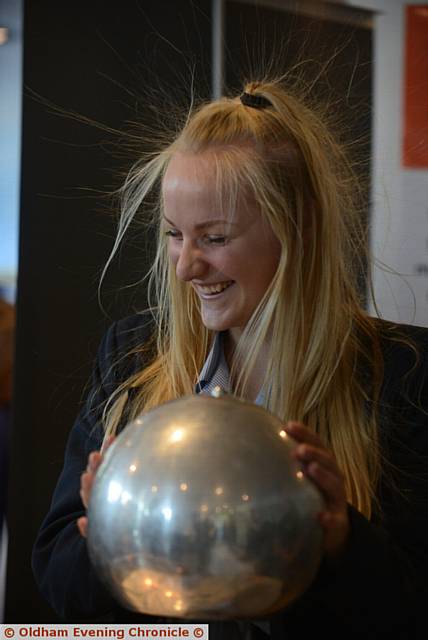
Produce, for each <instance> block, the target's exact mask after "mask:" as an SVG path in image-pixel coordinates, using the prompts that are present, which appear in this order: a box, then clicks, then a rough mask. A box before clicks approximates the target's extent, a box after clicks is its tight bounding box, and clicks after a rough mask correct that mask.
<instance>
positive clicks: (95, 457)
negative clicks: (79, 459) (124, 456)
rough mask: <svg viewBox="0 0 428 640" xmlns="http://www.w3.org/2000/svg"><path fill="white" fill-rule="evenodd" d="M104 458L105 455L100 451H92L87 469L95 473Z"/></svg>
mask: <svg viewBox="0 0 428 640" xmlns="http://www.w3.org/2000/svg"><path fill="white" fill-rule="evenodd" d="M102 460H103V457H102V455H101V453H100V452H99V451H92V452H91V453H90V454H89V458H88V466H87V468H86V470H87V471H89V472H91V473H95V472H96V471H97V469H98V467H99V466H100V464H101V462H102Z"/></svg>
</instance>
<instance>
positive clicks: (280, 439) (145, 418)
mask: <svg viewBox="0 0 428 640" xmlns="http://www.w3.org/2000/svg"><path fill="white" fill-rule="evenodd" d="M295 446H296V445H295V443H294V441H292V439H291V438H289V437H288V436H287V434H286V433H285V432H284V431H283V428H282V423H281V422H280V420H279V419H278V418H276V417H275V416H273V415H272V414H270V413H269V412H268V411H266V410H265V409H264V408H262V407H259V406H256V405H254V404H250V403H246V402H242V401H240V400H237V399H236V398H234V397H232V396H223V397H217V398H214V397H210V396H204V395H199V396H189V397H185V398H181V399H179V400H174V401H172V402H169V403H166V404H164V405H162V406H159V407H157V408H156V409H154V410H152V411H149V412H147V413H145V414H143V415H142V416H141V417H140V418H139V419H137V420H135V421H134V422H132V423H130V424H129V425H128V426H127V427H126V428H125V429H124V431H122V433H121V434H120V435H119V437H118V438H117V439H116V440H115V442H114V443H113V445H112V446H111V447H110V449H109V450H108V451H107V453H106V456H105V460H104V462H103V464H102V465H101V467H100V469H99V470H98V473H97V476H96V478H95V483H94V487H93V491H92V495H91V500H90V505H89V510H88V519H89V523H88V549H89V554H90V558H91V560H92V563H93V564H94V566H95V568H96V569H97V570H98V572H99V575H100V576H101V578H102V579H103V580H104V582H105V583H106V584H107V585H108V586H109V587H110V589H111V591H112V592H113V594H114V595H115V596H116V598H117V599H118V600H119V602H120V603H121V604H122V605H124V606H125V607H127V608H129V609H132V610H135V611H139V612H142V613H148V614H154V615H160V616H166V617H170V616H172V617H174V616H175V617H180V618H187V619H194V620H196V619H206V620H214V619H227V618H235V619H236V618H257V617H261V616H264V615H268V614H271V613H273V612H275V611H276V610H278V609H281V608H283V607H285V606H286V605H288V604H289V603H291V602H292V601H293V600H295V599H296V598H297V597H298V596H299V595H301V594H302V593H303V592H304V591H305V590H306V589H307V587H308V586H309V584H310V583H311V581H312V580H313V578H314V576H315V574H316V572H317V569H318V566H319V563H320V559H321V547H322V532H321V528H320V526H319V524H318V522H317V514H318V513H319V512H320V511H321V510H322V508H323V501H322V498H321V495H320V493H319V491H318V489H317V488H316V487H315V486H314V485H313V484H312V483H311V481H310V480H308V479H307V478H306V477H305V475H304V474H303V473H302V471H301V469H300V467H299V465H298V464H297V462H296V461H295V460H293V459H292V457H291V455H290V453H291V451H292V450H293V448H294V447H295Z"/></svg>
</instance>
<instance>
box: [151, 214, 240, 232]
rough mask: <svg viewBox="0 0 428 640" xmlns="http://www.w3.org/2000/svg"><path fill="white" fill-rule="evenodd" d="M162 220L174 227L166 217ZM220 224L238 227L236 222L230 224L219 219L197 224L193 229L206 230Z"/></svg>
mask: <svg viewBox="0 0 428 640" xmlns="http://www.w3.org/2000/svg"><path fill="white" fill-rule="evenodd" d="M164 218H165V220H166V221H167V222H169V224H170V225H171V226H173V227H175V224H174V223H173V222H171V220H168V218H167V217H166V216H164ZM220 222H224V223H226V224H230V225H233V226H238V223H237V222H230V221H229V220H221V219H220V218H219V219H218V220H207V221H206V222H199V223H198V224H195V229H207V228H208V227H213V226H214V225H215V224H219V223H220Z"/></svg>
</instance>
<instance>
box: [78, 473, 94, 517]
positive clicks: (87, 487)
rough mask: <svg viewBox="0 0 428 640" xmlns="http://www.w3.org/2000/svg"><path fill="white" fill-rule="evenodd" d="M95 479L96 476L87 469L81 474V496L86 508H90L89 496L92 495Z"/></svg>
mask: <svg viewBox="0 0 428 640" xmlns="http://www.w3.org/2000/svg"><path fill="white" fill-rule="evenodd" d="M94 479H95V476H94V475H93V474H92V473H89V472H87V471H86V472H85V473H82V475H81V476H80V497H81V499H82V502H83V505H84V507H85V508H86V509H87V508H88V504H89V497H90V495H91V491H92V486H93V483H94Z"/></svg>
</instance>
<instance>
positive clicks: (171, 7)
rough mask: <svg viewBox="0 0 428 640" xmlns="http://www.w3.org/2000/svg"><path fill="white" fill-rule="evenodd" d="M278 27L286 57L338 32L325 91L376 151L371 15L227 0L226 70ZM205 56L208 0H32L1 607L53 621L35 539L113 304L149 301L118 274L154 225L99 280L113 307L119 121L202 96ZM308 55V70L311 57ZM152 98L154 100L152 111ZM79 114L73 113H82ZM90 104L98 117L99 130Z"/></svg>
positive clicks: (124, 310)
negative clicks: (367, 20) (367, 24)
mask: <svg viewBox="0 0 428 640" xmlns="http://www.w3.org/2000/svg"><path fill="white" fill-rule="evenodd" d="M300 4H304V3H300ZM281 39H282V41H287V42H288V45H287V50H286V52H285V53H286V55H285V56H284V58H283V59H282V62H281V61H279V62H280V66H281V67H282V68H284V66H286V65H288V64H292V63H293V61H295V60H296V56H297V57H298V52H299V51H300V50H301V46H302V43H306V44H305V47H306V51H307V55H305V57H306V58H309V57H310V56H312V55H313V56H315V60H316V59H317V56H318V57H319V58H321V57H324V58H325V57H328V55H330V54H329V51H330V53H331V50H332V49H333V48H334V46H333V45H332V43H341V45H342V46H343V45H344V43H345V42H346V47H344V49H343V51H342V53H341V54H340V56H339V57H338V58H337V61H336V63H335V65H333V67H332V71H331V74H330V76H329V79H328V82H327V83H324V84H321V83H320V84H319V85H317V87H318V89H317V90H319V91H320V95H321V96H323V97H326V96H327V97H329V95H330V97H331V96H335V97H337V96H338V95H342V100H341V103H336V104H335V106H334V109H336V110H337V113H338V114H340V115H341V118H340V119H341V120H344V121H346V122H347V125H346V127H345V130H346V131H347V134H346V135H349V138H350V139H352V138H356V137H362V138H363V141H364V144H363V145H362V146H360V153H361V154H362V156H361V157H363V156H368V155H369V153H370V117H371V116H370V104H371V65H370V61H371V31H370V29H367V28H363V27H361V26H355V24H353V25H352V24H351V25H346V24H344V23H343V22H340V21H335V22H331V21H326V20H313V19H312V18H309V17H307V16H300V15H299V16H296V15H293V16H291V15H290V14H288V13H286V12H280V11H276V10H272V9H261V8H260V7H254V6H251V5H246V4H244V3H241V2H227V3H226V11H225V47H226V62H227V73H226V81H227V84H228V85H229V86H231V87H236V88H237V89H238V90H240V89H241V81H240V74H239V71H238V70H239V69H242V68H243V69H244V70H245V68H248V64H247V60H248V55H250V56H252V57H254V55H255V51H257V46H256V49H254V47H255V45H254V43H255V42H256V43H257V42H258V43H260V42H261V46H262V48H263V52H264V54H265V55H266V59H269V57H270V56H271V55H272V51H274V54H275V56H276V55H279V53H278V51H280V49H281V47H280V49H278V48H277V49H276V50H275V47H276V46H277V44H278V40H281ZM308 42H309V43H311V44H312V47H313V48H312V51H311V52H310V53H309V50H308V49H307V45H308ZM323 49H325V50H324V51H322V50H323ZM247 51H248V53H247ZM275 51H276V53H275ZM283 53H284V51H283ZM321 54H322V55H321ZM358 56H359V57H358ZM210 59H211V2H210V0H203V1H199V0H198V1H194V2H191V1H190V0H179V1H177V2H166V1H163V0H158V1H157V2H154V1H148V0H145V1H144V2H143V1H142V0H140V2H137V1H136V0H129V1H127V2H122V3H119V2H117V3H114V4H113V3H111V4H110V3H106V2H100V1H96V0H86V1H82V0H76V1H75V2H73V3H60V2H54V1H53V0H37V1H34V0H26V2H25V28H24V104H23V137H22V182H21V221H20V264H19V280H18V297H17V347H16V360H15V392H14V416H13V430H12V442H11V445H12V448H11V465H10V487H9V489H10V490H9V512H8V529H9V551H8V554H9V555H8V574H7V590H6V594H7V598H6V610H5V621H7V622H11V623H19V622H22V623H30V622H33V623H37V622H54V621H56V620H57V619H56V617H55V615H54V614H53V612H52V611H51V610H50V608H49V607H48V605H47V604H45V603H44V602H43V600H42V598H41V597H40V596H39V594H38V592H37V589H36V587H35V584H34V580H33V577H32V574H31V568H30V555H31V547H32V544H33V541H34V539H35V536H36V533H37V529H38V527H39V526H40V523H41V520H42V518H43V516H44V515H45V513H46V512H47V509H48V507H49V502H50V497H51V495H52V491H53V488H54V486H55V482H56V479H57V477H58V474H59V472H60V470H61V467H62V461H63V452H64V446H65V441H66V438H67V435H68V433H69V430H70V428H71V425H72V423H73V420H74V418H75V416H76V413H77V410H78V405H79V403H80V402H81V400H82V394H83V389H84V387H85V384H86V383H87V380H88V377H89V374H90V370H91V366H92V361H93V358H94V355H95V351H96V348H97V344H98V342H99V339H100V337H101V335H102V333H103V332H104V331H105V329H106V328H107V326H108V325H109V324H110V323H111V321H112V320H113V319H116V318H118V317H120V316H123V315H127V314H129V313H132V312H133V311H135V310H139V309H142V308H144V307H145V304H146V300H145V291H144V287H143V286H139V287H132V288H126V289H123V287H124V286H126V285H129V284H131V283H133V282H136V281H138V280H139V279H140V278H141V277H142V275H143V274H144V273H145V270H146V268H147V265H148V264H149V263H150V241H151V239H150V237H149V238H147V237H146V234H145V232H144V231H142V230H138V228H137V229H134V230H133V232H132V238H131V241H130V242H127V243H126V245H125V247H124V249H123V250H122V251H121V252H120V255H119V257H118V259H116V260H115V262H114V263H113V264H112V266H111V269H110V271H109V274H108V276H107V278H106V281H105V283H104V285H103V287H102V303H103V306H104V308H105V310H106V311H105V312H103V311H102V310H101V309H100V307H99V304H98V300H97V286H98V281H99V276H100V272H101V269H102V267H103V265H104V264H105V261H106V259H107V257H108V255H109V253H110V251H111V248H112V243H113V239H114V234H115V224H116V218H115V216H114V215H113V213H112V210H113V208H112V206H111V202H110V201H109V200H108V199H107V198H106V197H105V196H106V193H107V192H108V191H109V190H111V189H113V188H115V187H118V186H119V184H120V180H121V177H120V171H123V170H124V169H126V168H129V167H130V165H131V164H132V162H133V161H134V160H136V159H137V155H138V142H137V145H136V148H134V149H133V150H131V149H129V144H128V142H129V141H128V138H127V137H126V135H125V131H129V130H130V127H131V125H130V124H129V122H130V121H143V122H144V123H146V124H148V125H150V122H151V121H152V119H153V118H154V119H156V117H163V112H168V108H169V107H168V104H169V100H170V99H171V97H172V98H173V101H174V100H178V101H179V102H180V104H182V105H186V104H188V103H189V100H190V98H189V96H190V90H189V89H190V85H191V76H192V75H194V78H193V87H194V89H195V92H196V95H197V97H199V98H209V97H210V73H211V63H210ZM307 69H308V73H309V74H313V72H314V65H313V64H312V65H308V67H307ZM193 72H194V73H193ZM352 75H353V76H354V79H353V82H352V83H351V90H348V86H349V79H350V77H351V76H352ZM148 87H149V88H150V91H149V92H148V89H147V88H148ZM329 92H330V93H329ZM343 96H346V97H343ZM332 104H333V102H332ZM152 105H159V112H158V113H156V109H155V110H153V108H152ZM73 113H75V114H80V116H79V117H78V118H77V119H75V118H73V117H72V114H73ZM83 118H87V119H89V120H91V121H93V122H96V123H99V124H102V125H105V128H104V130H103V129H102V128H100V127H99V126H95V125H94V124H85V123H84V122H83ZM126 123H128V124H126ZM106 127H107V128H111V129H116V130H119V131H120V133H118V134H114V133H112V132H109V131H108V130H106ZM132 130H133V131H134V132H135V131H137V129H136V128H135V126H133V127H132ZM141 145H142V146H141V149H142V150H144V142H141ZM134 146H135V145H134ZM109 202H110V204H109Z"/></svg>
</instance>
